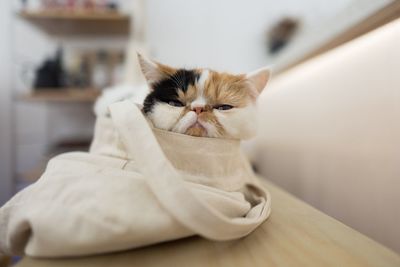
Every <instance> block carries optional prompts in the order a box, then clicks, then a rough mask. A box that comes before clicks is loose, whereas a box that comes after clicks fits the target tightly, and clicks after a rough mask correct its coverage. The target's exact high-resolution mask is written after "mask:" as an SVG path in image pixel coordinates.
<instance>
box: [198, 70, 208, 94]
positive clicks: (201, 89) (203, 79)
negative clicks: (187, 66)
mask: <svg viewBox="0 0 400 267" xmlns="http://www.w3.org/2000/svg"><path fill="white" fill-rule="evenodd" d="M209 75H210V72H209V71H208V70H203V71H202V72H201V75H200V78H199V80H198V81H197V84H196V85H197V88H198V90H199V95H203V92H204V86H205V84H206V81H207V80H208V76H209Z"/></svg>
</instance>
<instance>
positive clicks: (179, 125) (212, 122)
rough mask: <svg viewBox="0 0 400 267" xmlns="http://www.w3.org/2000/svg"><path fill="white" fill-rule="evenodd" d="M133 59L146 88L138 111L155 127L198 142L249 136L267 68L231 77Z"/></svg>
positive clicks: (268, 73)
mask: <svg viewBox="0 0 400 267" xmlns="http://www.w3.org/2000/svg"><path fill="white" fill-rule="evenodd" d="M138 58H139V63H140V66H141V69H142V72H143V74H144V76H145V78H146V80H147V84H148V86H149V89H150V93H149V94H148V95H147V97H146V98H145V100H144V103H143V112H144V114H145V115H146V116H147V117H148V118H149V119H150V121H151V122H152V123H153V124H154V126H155V127H156V128H159V129H164V130H168V131H173V132H177V133H181V134H187V135H192V136H201V137H221V138H237V139H247V138H250V137H252V136H253V135H254V133H255V127H256V125H257V123H256V122H255V119H256V109H255V102H256V99H257V97H258V96H259V94H260V93H261V92H262V90H263V89H264V88H265V86H266V84H267V81H268V79H269V77H270V71H269V70H268V69H267V68H262V69H259V70H257V71H255V72H252V73H249V74H240V75H235V74H229V73H223V72H217V71H214V70H210V69H176V68H172V67H170V66H166V65H163V64H160V63H158V62H155V61H152V60H149V59H146V58H144V57H143V56H141V55H140V54H138Z"/></svg>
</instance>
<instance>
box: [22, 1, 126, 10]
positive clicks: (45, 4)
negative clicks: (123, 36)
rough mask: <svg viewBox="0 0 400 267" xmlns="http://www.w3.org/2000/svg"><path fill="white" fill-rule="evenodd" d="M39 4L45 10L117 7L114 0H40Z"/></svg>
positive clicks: (111, 8) (113, 8) (114, 8)
mask: <svg viewBox="0 0 400 267" xmlns="http://www.w3.org/2000/svg"><path fill="white" fill-rule="evenodd" d="M30 1H32V0H27V2H28V3H29V2H30ZM28 6H29V4H28ZM40 6H41V8H42V9H45V10H70V11H75V10H87V11H110V10H111V11H116V10H118V7H119V6H118V3H117V2H116V1H115V0H62V1H60V0H42V1H41V5H40Z"/></svg>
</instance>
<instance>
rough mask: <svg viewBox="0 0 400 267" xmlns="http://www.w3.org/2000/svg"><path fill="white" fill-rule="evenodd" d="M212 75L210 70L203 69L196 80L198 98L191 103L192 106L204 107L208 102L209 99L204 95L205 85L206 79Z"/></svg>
mask: <svg viewBox="0 0 400 267" xmlns="http://www.w3.org/2000/svg"><path fill="white" fill-rule="evenodd" d="M209 76H210V72H209V70H207V69H205V70H202V71H201V74H200V77H199V79H198V80H197V82H196V88H197V97H196V99H195V100H194V101H193V102H192V103H191V105H190V106H191V108H195V107H204V106H205V105H206V104H207V100H206V98H205V97H204V87H205V84H206V81H207V80H208V78H209Z"/></svg>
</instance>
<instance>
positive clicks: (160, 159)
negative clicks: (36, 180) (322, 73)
mask: <svg viewBox="0 0 400 267" xmlns="http://www.w3.org/2000/svg"><path fill="white" fill-rule="evenodd" d="M110 111H111V117H112V120H113V122H114V125H115V127H116V128H117V131H118V133H119V135H120V138H121V140H122V142H123V144H124V145H125V147H126V149H127V151H128V153H129V154H130V156H131V157H132V159H133V160H135V161H136V162H137V165H138V167H139V170H140V172H142V173H143V174H144V175H145V177H146V182H147V184H148V186H149V188H150V190H151V191H152V192H153V194H154V195H155V197H156V198H157V199H158V201H159V202H160V205H161V206H163V207H164V208H165V209H166V210H167V211H168V212H169V213H170V214H171V215H172V216H173V217H174V218H175V219H176V220H178V221H179V222H180V223H181V224H183V225H184V226H185V227H187V228H188V229H190V230H192V231H194V232H195V233H197V234H199V235H201V236H203V237H206V238H208V239H213V240H230V239H237V238H241V237H244V236H246V235H248V234H249V233H250V232H252V231H253V230H254V229H255V228H256V227H257V226H258V225H259V224H261V223H262V222H263V221H264V220H265V219H266V218H267V217H268V216H269V213H270V209H271V208H270V206H271V197H270V195H269V193H268V191H266V190H265V189H263V188H259V191H260V192H262V193H263V195H262V196H261V197H260V202H259V203H258V204H257V205H255V206H254V207H253V208H252V209H251V210H250V211H249V212H248V214H247V216H246V217H238V218H229V217H227V216H225V215H224V214H222V213H220V212H219V211H217V210H216V209H214V208H213V207H211V206H209V205H207V203H205V202H204V201H202V200H201V199H199V198H198V197H197V196H196V195H195V194H194V193H193V192H192V191H191V189H190V188H189V187H188V186H187V185H186V184H185V182H184V180H183V179H182V178H181V177H180V175H181V174H179V173H178V172H177V170H176V169H175V168H174V167H173V166H172V164H171V162H170V161H169V160H168V159H167V157H166V156H165V154H164V152H163V151H162V149H161V147H160V146H159V144H158V142H157V140H156V138H155V136H154V134H153V131H152V129H151V127H150V126H149V124H148V122H147V120H146V119H145V118H144V116H143V114H142V112H141V110H140V109H139V108H138V107H137V106H136V105H135V104H134V103H133V102H131V101H129V100H125V101H121V102H118V103H114V104H112V105H111V106H110Z"/></svg>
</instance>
